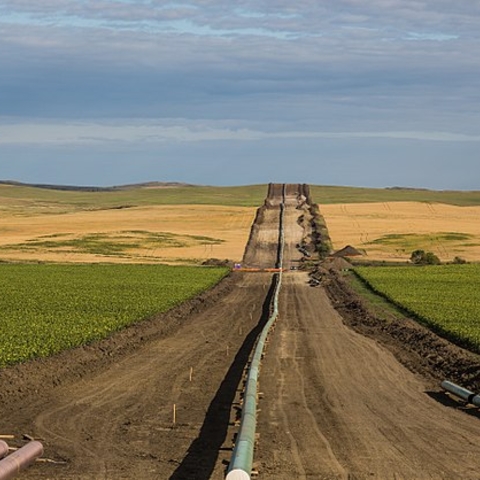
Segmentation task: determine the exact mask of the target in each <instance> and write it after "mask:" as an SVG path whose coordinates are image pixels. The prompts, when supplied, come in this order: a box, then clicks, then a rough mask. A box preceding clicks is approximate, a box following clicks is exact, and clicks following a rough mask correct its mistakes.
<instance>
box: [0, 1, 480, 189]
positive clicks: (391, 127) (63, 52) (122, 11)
mask: <svg viewBox="0 0 480 480" xmlns="http://www.w3.org/2000/svg"><path fill="white" fill-rule="evenodd" d="M479 39H480V1H479V0H456V1H455V2H453V1H451V0H330V1H325V0H296V1H294V2H293V1H291V0H288V1H287V0H268V1H265V0H256V1H251V0H236V1H235V2H232V1H228V2H227V1H223V0H192V1H189V0H185V1H178V2H177V1H172V2H168V1H166V2H165V1H157V0H41V1H40V0H0V179H1V180H17V181H22V182H29V183H53V184H69V185H98V186H109V185H120V184H128V183H136V182H146V181H177V182H187V183H193V184H208V185H245V184H256V183H266V182H290V183H296V182H304V183H310V184H317V185H356V186H368V187H391V186H404V187H418V188H432V189H440V190H444V189H461V190H480V55H479V53H478V52H479V51H480V41H479Z"/></svg>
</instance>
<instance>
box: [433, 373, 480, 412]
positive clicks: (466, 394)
mask: <svg viewBox="0 0 480 480" xmlns="http://www.w3.org/2000/svg"><path fill="white" fill-rule="evenodd" d="M442 388H443V389H444V390H446V391H447V392H450V393H452V394H453V395H455V396H457V397H459V398H461V399H462V400H465V401H466V402H467V403H471V404H472V405H475V406H477V407H480V395H476V394H475V393H473V392H471V391H470V390H467V389H466V388H463V387H460V386H458V385H455V384H454V383H452V382H449V381H448V380H444V381H443V382H442Z"/></svg>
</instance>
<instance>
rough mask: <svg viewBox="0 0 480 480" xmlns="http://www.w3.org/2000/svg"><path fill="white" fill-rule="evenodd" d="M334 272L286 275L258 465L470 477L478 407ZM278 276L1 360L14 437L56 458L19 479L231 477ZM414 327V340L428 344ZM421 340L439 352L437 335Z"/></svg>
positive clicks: (233, 282)
mask: <svg viewBox="0 0 480 480" xmlns="http://www.w3.org/2000/svg"><path fill="white" fill-rule="evenodd" d="M297 191H298V189H297V186H291V187H290V188H288V189H287V194H288V195H287V202H286V203H287V207H286V215H285V218H286V225H285V235H286V249H285V255H286V261H287V262H289V264H290V265H295V264H296V263H297V262H298V261H299V260H300V257H301V253H300V252H299V251H298V249H297V248H296V244H297V243H299V242H300V241H305V238H306V233H308V232H306V229H307V227H306V224H305V222H304V221H303V222H300V223H299V221H298V220H299V217H300V216H302V217H303V219H305V217H308V210H307V209H306V207H304V208H302V209H297V206H298V201H297ZM272 195H273V196H274V197H275V198H276V199H277V201H270V202H267V204H266V206H265V207H264V208H262V209H261V210H260V211H259V213H258V214H257V223H256V225H255V226H254V228H252V233H251V237H250V239H249V241H248V246H247V249H246V253H245V263H247V264H250V265H256V266H263V267H272V266H273V265H274V264H275V259H276V255H277V241H278V221H279V207H278V195H279V189H278V188H277V189H274V190H273V191H272ZM329 275H330V279H329V284H330V287H329V290H328V291H327V290H326V288H325V287H323V286H319V287H311V286H309V285H308V276H307V274H306V273H305V272H301V271H297V270H294V271H288V272H285V274H284V277H283V278H284V286H283V290H282V293H281V300H280V311H281V315H280V318H279V320H278V322H277V324H276V328H275V330H274V331H273V333H272V334H271V336H270V339H269V345H268V348H267V352H266V356H265V359H264V362H263V365H262V370H261V376H260V382H261V385H260V390H261V392H262V398H261V400H260V412H259V424H258V433H259V441H258V445H257V448H256V452H255V465H256V468H257V469H258V471H259V473H260V477H259V478H262V479H287V478H288V479H292V478H294V479H307V478H315V479H366V478H369V479H370V478H376V479H394V478H395V479H443V478H445V479H447V478H448V479H457V478H458V479H460V478H462V479H478V478H479V475H478V467H479V460H478V459H479V458H480V444H479V442H478V438H479V436H480V418H479V415H478V412H477V410H475V409H469V408H465V407H464V406H462V405H460V404H458V403H457V402H454V401H452V400H450V399H449V398H448V397H447V396H446V395H445V394H443V393H441V392H439V389H438V376H439V371H440V370H439V368H440V367H439V363H438V362H440V360H438V358H437V360H438V362H437V363H436V364H435V363H429V362H428V361H424V362H423V363H422V362H421V361H419V356H424V357H425V355H422V354H419V353H418V352H415V349H408V348H406V349H404V348H402V342H403V341H404V340H405V339H404V338H402V336H401V335H395V333H394V332H395V331H397V330H399V328H400V327H398V326H397V327H398V328H396V327H395V325H393V326H392V327H391V330H392V331H388V329H385V328H382V324H380V323H378V322H376V321H375V319H372V318H373V317H370V316H369V315H368V312H366V311H365V310H364V309H363V307H362V306H361V305H359V304H358V301H357V299H355V298H354V297H353V296H352V295H353V294H351V293H350V292H348V288H347V287H346V286H345V285H343V284H342V282H341V280H340V279H339V280H338V281H337V280H336V277H335V274H333V273H330V274H329ZM271 280H272V277H271V274H269V273H262V272H260V273H258V272H257V273H238V272H237V273H232V274H231V275H230V276H229V277H228V278H227V279H226V280H224V281H223V282H221V283H220V284H219V285H218V286H217V287H215V288H214V289H212V290H211V291H210V292H207V293H206V294H204V295H202V296H201V297H199V298H197V299H195V300H194V301H192V302H190V303H188V304H185V305H183V306H182V307H180V308H179V309H177V310H174V311H171V312H169V313H167V314H165V315H162V316H159V317H158V318H153V319H151V320H150V321H146V322H143V323H141V324H138V325H136V326H133V327H131V328H129V329H127V330H125V331H123V332H121V333H119V334H117V335H115V336H113V337H112V338H110V339H107V340H105V341H103V342H99V343H97V344H93V345H90V346H88V347H84V348H81V349H76V350H72V351H70V352H65V353H64V354H62V355H59V356H57V357H53V358H51V359H48V360H45V361H42V362H31V363H28V364H25V365H20V366H17V367H15V368H10V369H6V370H3V371H1V372H0V385H1V388H0V392H1V393H0V400H1V402H2V420H1V425H2V427H1V429H2V432H0V433H5V434H14V435H16V438H17V440H16V441H17V443H18V444H20V437H21V435H22V434H25V433H27V434H29V435H31V436H33V437H34V438H38V439H41V440H42V441H43V443H44V445H45V457H46V458H48V459H50V460H52V461H53V462H49V463H45V462H42V463H37V464H35V465H34V466H33V467H31V468H30V469H28V470H27V471H26V472H25V473H23V474H22V475H21V477H19V478H25V479H66V480H69V479H72V480H73V479H76V480H86V479H112V480H113V479H134V478H135V479H147V480H148V479H176V480H182V479H185V480H186V479H204V480H207V479H210V478H211V479H222V478H224V474H225V466H226V463H228V459H229V458H230V455H231V446H232V440H233V438H234V434H235V427H234V425H233V422H234V420H235V419H236V418H237V417H238V413H239V408H240V407H239V403H238V399H239V390H240V388H241V385H242V381H241V379H242V372H243V369H244V366H245V364H246V362H247V360H248V356H249V354H250V351H251V349H252V346H253V343H254V340H255V337H256V336H257V334H258V331H259V329H260V328H261V326H262V325H263V323H264V322H265V320H266V318H267V317H268V313H269V300H270V298H269V297H270V295H271ZM335 306H336V307H337V310H336V309H335V308H334V307H335ZM341 314H342V315H343V316H342V315H341ZM418 328H419V331H418V332H419V333H418V334H414V335H413V336H412V337H410V338H409V341H411V342H417V343H418V342H421V341H422V338H423V337H422V335H424V334H425V330H424V329H422V327H418ZM439 341H440V340H439ZM429 345H430V347H429V348H431V350H432V351H431V355H433V356H436V357H439V356H440V353H439V352H440V350H439V348H440V347H438V349H437V346H436V344H435V343H434V342H430V343H429ZM447 347H448V349H447V350H443V354H444V355H445V356H444V357H443V363H444V364H448V362H449V358H448V357H447V356H446V355H447V354H448V353H451V354H452V355H453V354H455V355H457V357H452V358H455V361H456V362H457V360H458V358H462V359H463V361H464V363H461V362H459V363H458V362H457V363H456V368H457V369H463V370H464V371H467V370H468V369H469V368H470V369H473V370H475V368H476V369H477V371H478V363H477V364H475V362H476V361H477V360H478V357H476V356H472V355H469V354H468V353H467V352H463V351H461V350H460V349H458V348H457V347H454V346H453V345H450V344H448V345H447ZM417 365H420V366H419V367H418V368H417V367H416V366H417ZM441 373H442V372H440V374H441ZM174 405H175V414H176V417H175V422H174V418H173V411H174Z"/></svg>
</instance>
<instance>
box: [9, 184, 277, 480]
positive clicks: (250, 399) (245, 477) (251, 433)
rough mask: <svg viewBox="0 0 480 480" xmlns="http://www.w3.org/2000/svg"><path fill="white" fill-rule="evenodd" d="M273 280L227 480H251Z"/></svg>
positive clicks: (275, 298)
mask: <svg viewBox="0 0 480 480" xmlns="http://www.w3.org/2000/svg"><path fill="white" fill-rule="evenodd" d="M282 195H283V199H282V203H281V204H280V234H279V251H278V257H277V268H280V269H281V268H282V266H283V244H284V231H283V221H284V216H285V215H284V213H285V207H284V206H285V185H284V186H283V193H282ZM274 278H276V279H277V284H276V285H275V293H274V297H273V312H272V313H271V315H270V317H269V318H268V321H267V323H266V324H265V326H264V327H263V330H262V332H261V333H260V336H259V338H258V341H257V345H256V347H255V351H254V353H253V357H252V361H251V363H250V368H249V369H248V375H247V380H246V382H245V390H244V394H243V407H242V418H241V420H240V429H239V431H238V435H237V441H236V442H235V447H234V449H233V453H232V459H231V461H230V465H229V467H228V474H227V478H226V480H250V474H251V472H252V465H253V450H254V447H255V430H256V427H257V388H258V374H259V370H260V362H261V360H262V356H263V350H264V348H265V343H266V340H267V336H268V333H269V331H270V328H271V327H272V325H273V324H274V323H275V320H276V319H277V316H278V298H279V294H280V287H281V285H282V271H281V270H280V272H279V273H276V274H275V276H274ZM0 480H1V479H0Z"/></svg>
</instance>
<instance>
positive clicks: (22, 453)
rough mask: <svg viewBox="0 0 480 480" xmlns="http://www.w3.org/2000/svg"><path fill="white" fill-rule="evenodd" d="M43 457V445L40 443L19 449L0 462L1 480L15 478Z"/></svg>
mask: <svg viewBox="0 0 480 480" xmlns="http://www.w3.org/2000/svg"><path fill="white" fill-rule="evenodd" d="M4 443H5V442H4ZM7 449H8V446H7ZM42 455H43V445H42V444H41V443H40V442H37V441H35V440H33V441H31V442H28V443H27V444H26V445H24V446H23V447H22V448H19V449H18V450H17V451H15V452H13V453H12V454H10V455H8V456H7V457H5V458H4V459H3V460H0V480H10V479H11V478H14V477H15V476H16V475H18V473H20V470H23V469H24V468H26V467H28V466H29V465H31V464H32V463H33V462H34V461H35V460H36V459H37V458H38V457H41V456H42Z"/></svg>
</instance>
